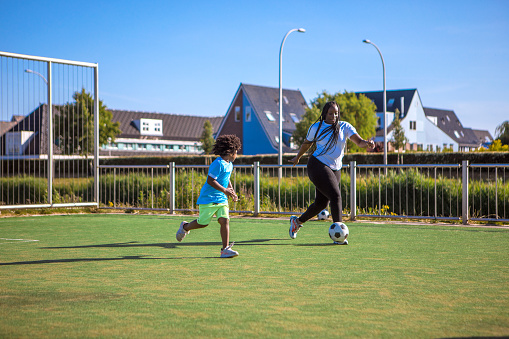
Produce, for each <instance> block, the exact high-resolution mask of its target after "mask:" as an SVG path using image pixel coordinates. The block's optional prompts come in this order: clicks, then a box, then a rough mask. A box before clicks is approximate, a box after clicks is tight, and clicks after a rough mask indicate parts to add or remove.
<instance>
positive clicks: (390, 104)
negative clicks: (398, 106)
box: [387, 98, 394, 107]
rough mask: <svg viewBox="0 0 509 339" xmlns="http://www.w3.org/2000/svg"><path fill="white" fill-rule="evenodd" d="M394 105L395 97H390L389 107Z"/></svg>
mask: <svg viewBox="0 0 509 339" xmlns="http://www.w3.org/2000/svg"><path fill="white" fill-rule="evenodd" d="M392 105H394V99H392V98H391V99H389V102H387V106H388V107H392Z"/></svg>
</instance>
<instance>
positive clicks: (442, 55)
mask: <svg viewBox="0 0 509 339" xmlns="http://www.w3.org/2000/svg"><path fill="white" fill-rule="evenodd" d="M0 5H1V6H0V8H1V9H2V10H1V12H0V50H1V51H4V52H12V53H20V54H29V55H36V56H44V57H51V58H59V59H67V60H75V61H86V62H94V63H98V64H99V83H100V84H99V93H100V98H101V99H102V100H103V102H104V104H105V105H106V106H108V107H109V108H114V109H127V110H139V111H147V112H161V113H173V114H188V115H200V116H222V115H224V114H225V113H226V111H227V109H228V106H229V105H230V103H231V101H232V99H233V96H234V94H235V92H236V90H237V88H238V87H239V85H240V83H247V84H254V85H262V86H272V87H278V86H279V48H280V45H281V41H282V39H283V37H284V35H285V34H286V32H288V31H289V30H290V29H292V28H299V27H303V28H305V29H306V33H303V34H302V33H297V32H295V33H292V34H291V35H290V36H289V37H288V39H287V40H286V42H285V46H284V52H283V87H284V88H290V89H300V90H301V91H302V93H303V95H304V97H305V98H306V100H307V101H308V102H309V101H311V100H313V99H314V98H316V97H317V95H318V93H320V92H321V91H322V90H326V91H327V92H329V93H336V92H343V91H345V90H346V91H349V92H351V91H374V90H382V84H383V83H382V63H381V61H380V57H379V55H378V52H377V51H376V49H375V48H374V47H373V46H370V45H367V44H364V43H362V40H364V39H369V40H371V41H372V42H374V43H375V44H376V45H377V46H378V47H379V48H380V50H381V51H382V54H383V57H384V60H385V66H386V82H387V89H388V90H394V89H410V88H417V89H418V91H419V94H420V97H421V100H422V102H423V105H424V106H425V107H431V108H441V109H451V110H454V111H455V113H456V114H457V115H458V117H459V118H460V120H461V121H462V123H463V125H464V126H465V127H471V128H475V129H486V130H489V131H490V132H491V133H492V135H493V136H495V128H496V126H498V125H500V123H502V122H503V121H505V120H509V39H508V38H507V37H508V36H509V1H506V0H500V1H496V0H484V1H469V0H462V1H455V0H448V1H444V0H441V1H435V0H427V1H408V0H406V1H367V0H365V1H362V0H360V1H352V0H349V1H320V0H311V1H303V0H294V1H275V0H259V1H242V0H236V1H222V0H218V1H192V0H189V1H173V0H170V1H150V0H147V1H113V0H111V1H86V2H83V1H69V0H67V1H23V0H19V1H12V0H0Z"/></svg>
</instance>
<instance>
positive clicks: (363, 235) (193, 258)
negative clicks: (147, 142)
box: [0, 214, 509, 338]
mask: <svg viewBox="0 0 509 339" xmlns="http://www.w3.org/2000/svg"><path fill="white" fill-rule="evenodd" d="M186 218H187V220H188V221H189V220H191V219H192V218H190V217H189V216H187V217H186ZM182 219H183V218H182V217H174V216H164V215H111V214H88V215H69V216H43V217H16V218H3V219H0V238H2V239H0V337H2V338H6V337H13V338H33V337H36V338H54V337H87V338H90V337H124V338H128V337H129V338H139V337H146V338H148V337H175V338H186V337H202V338H203V337H216V338H217V337H228V338H249V337H251V338H255V337H256V338H259V337H263V338H267V337H274V338H275V337H278V338H279V337H301V338H308V337H318V338H327V337H362V338H369V337H372V338H373V337H376V338H438V337H471V336H508V335H509V283H508V282H509V229H500V228H498V229H497V228H472V227H459V226H437V225H427V224H422V225H417V226H416V225H394V224H384V225H381V224H367V223H349V222H347V225H348V226H349V228H350V237H349V241H350V245H348V246H337V245H333V244H332V243H331V241H330V239H329V238H328V233H327V229H328V225H329V223H328V222H318V221H312V222H308V223H307V224H306V226H305V227H304V228H303V229H301V231H300V232H299V233H298V237H297V239H295V240H291V239H290V238H289V237H288V221H287V220H286V219H285V220H275V219H264V220H261V219H247V218H233V219H232V220H231V223H230V228H231V240H234V241H235V242H236V244H235V246H234V249H236V250H237V251H239V253H240V256H238V257H236V258H232V259H220V258H219V254H220V247H221V242H220V236H219V226H218V224H217V223H216V222H213V223H212V224H211V225H210V226H209V227H207V228H205V229H201V230H195V231H192V232H191V233H190V234H189V236H187V237H186V238H185V239H184V241H183V242H182V243H177V242H176V240H175V232H176V230H177V228H178V225H179V223H180V221H181V220H182ZM9 239H24V240H38V241H21V240H9Z"/></svg>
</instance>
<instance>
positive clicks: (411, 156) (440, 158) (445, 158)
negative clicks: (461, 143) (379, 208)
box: [101, 152, 509, 165]
mask: <svg viewBox="0 0 509 339" xmlns="http://www.w3.org/2000/svg"><path fill="white" fill-rule="evenodd" d="M398 155H399V162H400V163H401V162H402V163H404V164H461V162H462V161H463V160H468V161H469V163H470V164H509V152H449V153H434V152H429V153H428V152H411V153H401V154H398V153H388V154H387V162H388V163H389V164H397V163H398ZM294 156H295V155H284V157H283V164H284V165H287V164H289V162H288V160H290V159H292V158H293V157H294ZM215 158H216V156H212V155H199V156H160V157H158V156H153V157H119V158H109V159H101V164H102V165H167V164H168V163H170V162H175V163H176V164H177V165H208V164H210V163H211V162H212V161H213V160H214V159H215ZM277 158H278V157H277V155H273V154H270V155H256V156H255V155H253V156H251V155H239V156H238V158H237V160H236V161H235V164H236V165H252V164H253V163H254V162H255V161H258V162H260V164H262V165H275V164H277ZM307 159H308V156H307V155H306V156H304V157H302V159H301V161H300V163H301V164H304V165H305V164H306V163H307ZM350 161H356V162H357V164H359V165H360V164H382V163H383V154H382V153H348V154H346V155H345V157H344V158H343V163H344V164H348V163H350Z"/></svg>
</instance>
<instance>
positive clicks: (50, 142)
mask: <svg viewBox="0 0 509 339" xmlns="http://www.w3.org/2000/svg"><path fill="white" fill-rule="evenodd" d="M51 64H52V62H51V61H48V139H47V143H48V204H50V205H53V101H52V95H51V90H52V88H51V82H52V80H51Z"/></svg>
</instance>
